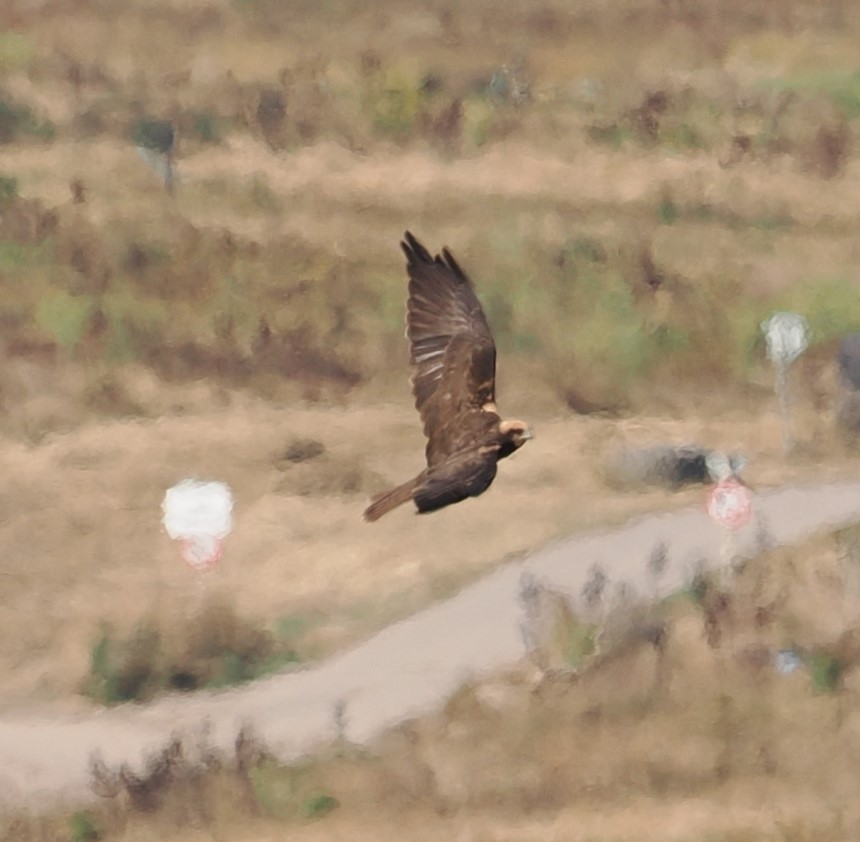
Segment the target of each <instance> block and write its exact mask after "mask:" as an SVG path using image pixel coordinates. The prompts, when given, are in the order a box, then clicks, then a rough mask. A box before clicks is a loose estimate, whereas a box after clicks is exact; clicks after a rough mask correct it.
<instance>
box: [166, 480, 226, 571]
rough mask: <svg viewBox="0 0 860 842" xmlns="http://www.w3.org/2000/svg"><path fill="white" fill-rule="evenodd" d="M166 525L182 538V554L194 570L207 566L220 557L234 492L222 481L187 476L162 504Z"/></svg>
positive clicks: (168, 529) (168, 530) (167, 494)
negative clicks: (199, 479)
mask: <svg viewBox="0 0 860 842" xmlns="http://www.w3.org/2000/svg"><path fill="white" fill-rule="evenodd" d="M161 508H162V510H163V511H164V519H163V523H164V528H165V530H166V531H167V534H168V535H169V536H170V537H171V538H173V539H174V540H178V541H181V542H182V557H183V558H184V559H185V561H186V562H187V563H188V564H190V565H191V566H192V567H193V568H194V569H195V570H199V571H202V570H208V569H209V568H210V567H211V566H212V565H213V564H215V562H216V561H218V559H219V558H220V557H221V544H222V542H223V540H224V538H226V537H227V535H229V534H230V529H231V528H232V525H233V522H232V512H233V495H232V493H231V492H230V488H229V486H227V485H225V484H224V483H223V482H199V481H198V480H193V479H186V480H183V481H182V482H180V483H178V484H177V485H174V486H173V488H169V489H168V490H167V493H166V494H165V495H164V502H163V503H162V504H161Z"/></svg>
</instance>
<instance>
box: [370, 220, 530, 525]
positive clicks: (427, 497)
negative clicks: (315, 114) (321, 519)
mask: <svg viewBox="0 0 860 842" xmlns="http://www.w3.org/2000/svg"><path fill="white" fill-rule="evenodd" d="M400 246H401V248H402V249H403V251H404V253H405V254H406V260H407V263H406V271H407V272H408V273H409V296H408V301H407V309H406V337H407V339H408V340H409V361H410V363H411V364H412V366H413V369H414V374H413V376H412V392H413V394H414V395H415V408H416V409H417V410H418V413H419V414H420V416H421V420H422V421H423V422H424V435H425V436H426V437H427V447H426V449H425V456H426V458H427V467H426V468H425V469H424V470H423V471H421V473H420V474H418V476H417V477H415V478H413V479H411V480H409V481H408V482H405V483H403V484H402V485H398V486H397V487H396V488H393V489H392V490H391V491H387V492H385V493H384V494H381V495H380V496H379V497H377V498H376V499H375V500H374V501H373V502H372V503H371V504H370V506H368V508H367V509H366V510H365V512H364V519H365V520H368V521H374V520H379V518H381V517H382V516H383V515H384V514H387V513H388V512H390V511H391V510H392V509H394V508H396V507H397V506H400V505H401V504H403V503H406V502H408V501H409V500H412V501H413V502H414V503H415V505H416V507H417V508H418V511H419V512H420V513H424V512H432V511H435V510H436V509H441V508H443V507H444V506H450V505H451V504H452V503H459V502H460V501H461V500H465V499H466V498H467V497H477V496H478V495H479V494H483V492H485V491H486V490H487V488H489V486H490V483H492V481H493V480H494V479H495V476H496V465H497V463H498V461H499V460H500V459H504V458H505V457H506V456H510V455H511V454H512V453H513V452H514V451H515V450H517V449H518V448H520V447H522V446H523V444H525V442H526V441H527V440H528V439H530V438H532V432H531V430H530V429H529V427H528V425H527V424H525V423H524V422H523V421H514V420H510V421H504V420H502V418H501V416H500V415H499V412H498V409H497V407H496V395H495V382H496V346H495V343H494V342H493V336H492V334H491V333H490V327H489V325H488V324H487V319H486V317H485V316H484V311H483V310H482V309H481V304H480V302H479V301H478V298H477V296H476V295H475V291H474V289H473V287H472V283H471V281H470V280H469V278H468V277H467V276H466V274H465V273H464V272H463V270H462V269H461V268H460V267H459V266H458V265H457V261H455V260H454V257H453V255H452V254H451V252H449V251H448V249H447V248H443V249H442V254H441V256H440V255H436V257H433V256H431V254H430V252H428V251H427V249H426V248H424V246H422V245H421V243H419V242H418V240H416V239H415V237H413V236H412V234H411V233H410V232H409V231H407V232H406V234H405V235H404V241H403V242H402V243H401V244H400Z"/></svg>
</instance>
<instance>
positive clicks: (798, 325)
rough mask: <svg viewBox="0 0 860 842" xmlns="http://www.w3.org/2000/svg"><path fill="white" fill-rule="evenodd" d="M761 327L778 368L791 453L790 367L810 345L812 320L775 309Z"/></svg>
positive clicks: (787, 445)
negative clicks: (778, 311)
mask: <svg viewBox="0 0 860 842" xmlns="http://www.w3.org/2000/svg"><path fill="white" fill-rule="evenodd" d="M761 329H762V332H763V333H764V336H765V340H766V342H767V356H768V359H769V360H771V362H773V364H774V367H775V368H776V383H775V389H776V396H777V399H778V400H779V414H780V416H781V417H782V431H783V443H784V448H785V452H786V453H788V452H789V451H790V450H791V449H792V448H793V447H794V434H793V432H792V429H791V416H790V414H789V410H790V407H791V396H790V394H789V391H788V369H789V366H790V365H791V364H792V363H793V362H794V361H795V360H796V359H797V358H798V357H799V356H800V355H801V354H802V353H803V352H804V351H805V350H806V348H807V346H808V345H809V323H808V322H807V321H806V319H805V318H804V317H803V316H801V315H800V314H799V313H774V314H773V315H772V316H771V317H770V318H769V319H766V320H765V321H763V322H762V323H761Z"/></svg>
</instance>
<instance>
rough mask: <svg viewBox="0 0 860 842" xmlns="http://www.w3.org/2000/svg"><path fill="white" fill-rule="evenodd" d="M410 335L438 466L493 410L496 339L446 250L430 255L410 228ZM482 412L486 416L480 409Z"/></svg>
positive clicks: (418, 396)
mask: <svg viewBox="0 0 860 842" xmlns="http://www.w3.org/2000/svg"><path fill="white" fill-rule="evenodd" d="M401 247H402V249H403V251H404V253H405V254H406V259H407V266H406V269H407V271H408V273H409V300H408V304H407V314H406V336H407V338H408V339H409V357H410V362H411V363H412V365H413V366H414V367H415V374H414V375H413V377H412V391H413V393H414V395H415V407H416V409H417V410H418V412H419V414H420V415H421V420H422V421H423V422H424V435H425V436H427V450H426V455H427V464H428V465H429V466H431V467H432V466H433V465H435V464H437V463H439V462H440V461H442V460H444V459H445V458H446V457H447V456H450V455H451V454H454V453H457V452H459V451H461V450H463V449H464V448H468V447H470V446H477V443H473V442H472V441H471V440H472V439H473V438H474V437H475V434H476V433H477V432H478V431H479V430H482V429H485V428H486V413H487V412H492V413H494V414H495V380H496V346H495V344H494V343H493V337H492V334H491V333H490V328H489V325H488V324H487V320H486V318H485V316H484V311H483V310H482V309H481V304H480V302H479V301H478V298H477V296H476V295H475V291H474V289H473V288H472V284H471V281H470V280H469V279H468V277H467V276H466V274H465V273H464V272H463V270H462V269H461V268H460V267H459V266H458V265H457V262H456V261H455V260H454V258H453V256H452V255H451V253H450V252H449V251H448V250H447V249H443V250H442V255H441V256H439V255H437V256H436V257H433V256H431V255H430V253H429V252H428V251H427V249H425V248H424V246H422V245H421V243H419V242H418V240H416V239H415V237H413V236H412V234H411V233H410V232H409V231H407V232H406V234H405V239H404V242H402V243H401ZM478 415H480V416H483V417H481V418H478V417H475V416H478Z"/></svg>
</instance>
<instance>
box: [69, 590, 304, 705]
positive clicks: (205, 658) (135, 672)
mask: <svg viewBox="0 0 860 842" xmlns="http://www.w3.org/2000/svg"><path fill="white" fill-rule="evenodd" d="M299 660H300V659H299V655H298V653H297V652H296V651H295V649H294V648H293V647H292V645H291V643H290V641H289V640H287V639H286V637H285V635H283V634H281V635H279V636H277V637H276V636H275V635H272V634H271V633H269V632H268V631H266V630H265V629H262V628H258V627H256V626H253V625H251V624H249V623H246V622H244V621H242V620H240V618H239V617H238V616H237V615H236V614H235V613H234V612H233V611H232V609H230V608H229V607H228V606H227V605H226V604H225V603H220V602H217V601H216V602H210V603H209V604H207V605H206V606H204V607H203V609H202V610H201V611H200V613H199V614H198V615H197V616H195V617H193V618H191V619H190V620H188V621H187V623H182V622H178V621H177V622H175V623H174V624H172V625H170V626H167V627H165V626H164V625H163V624H158V623H156V622H155V621H153V620H147V621H144V622H143V623H142V624H141V625H140V626H139V627H138V628H137V629H136V630H135V631H133V632H132V633H131V634H130V635H129V636H127V637H125V638H123V637H120V636H118V635H117V634H116V633H115V632H114V631H113V630H112V629H111V628H109V627H108V626H103V627H102V629H101V632H100V634H99V636H98V638H97V639H96V641H95V642H94V643H93V647H92V650H91V654H90V673H89V676H88V677H87V679H86V681H85V683H84V687H83V690H84V693H85V694H86V695H87V696H89V697H90V698H92V699H95V700H97V701H99V702H102V703H104V704H117V703H120V702H127V701H141V700H145V699H150V698H152V697H153V696H154V695H156V694H158V693H160V692H164V691H166V690H179V691H183V692H187V691H191V690H197V689H201V688H204V687H210V688H217V687H226V686H232V685H234V684H241V683H244V682H247V681H252V680H253V679H255V678H259V677H261V676H264V675H269V674H271V673H274V672H277V671H278V670H280V669H283V668H284V667H286V666H289V665H292V664H295V663H297V662H298V661H299Z"/></svg>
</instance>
